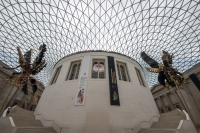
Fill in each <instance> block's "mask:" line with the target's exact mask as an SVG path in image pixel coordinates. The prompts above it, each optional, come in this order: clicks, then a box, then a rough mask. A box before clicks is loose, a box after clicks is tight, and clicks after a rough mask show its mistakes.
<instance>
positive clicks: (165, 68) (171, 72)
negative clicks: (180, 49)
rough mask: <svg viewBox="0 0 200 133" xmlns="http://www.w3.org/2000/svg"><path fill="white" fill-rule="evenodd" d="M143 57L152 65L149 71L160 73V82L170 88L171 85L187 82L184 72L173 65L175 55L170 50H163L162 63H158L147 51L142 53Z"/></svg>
mask: <svg viewBox="0 0 200 133" xmlns="http://www.w3.org/2000/svg"><path fill="white" fill-rule="evenodd" d="M141 57H142V59H143V60H144V61H145V62H146V63H147V64H148V65H149V66H151V68H146V69H147V71H149V72H153V73H158V82H159V83H160V84H161V85H163V86H165V87H167V88H168V89H169V86H171V87H175V86H179V85H181V84H182V83H184V82H185V80H184V77H183V74H182V73H180V72H178V70H177V69H176V68H173V67H172V58H173V55H170V54H169V53H168V52H166V51H164V50H163V51H162V63H158V62H157V61H155V60H154V59H152V58H151V57H150V56H149V55H147V54H146V53H145V52H142V53H141Z"/></svg>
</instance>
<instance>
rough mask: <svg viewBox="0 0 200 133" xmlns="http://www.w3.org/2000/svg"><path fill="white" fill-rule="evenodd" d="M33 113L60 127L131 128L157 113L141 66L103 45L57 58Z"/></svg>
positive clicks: (77, 130)
mask: <svg viewBox="0 0 200 133" xmlns="http://www.w3.org/2000/svg"><path fill="white" fill-rule="evenodd" d="M34 114H35V117H36V119H38V120H41V122H42V124H43V125H45V126H53V127H54V129H56V130H57V131H59V132H62V133H97V132H98V133H128V132H132V131H133V130H134V131H135V132H136V131H139V130H140V128H141V126H142V125H144V124H146V127H148V126H149V127H150V126H151V124H152V123H153V122H155V121H158V118H159V112H158V109H157V107H156V104H155V102H154V99H153V96H152V94H151V92H150V89H149V88H148V86H147V82H146V80H145V76H144V73H143V70H142V67H141V66H140V65H139V64H138V63H137V62H136V61H135V60H133V59H132V58H130V57H127V56H125V55H121V54H119V53H114V52H105V51H85V52H78V53H75V54H72V55H69V56H66V57H64V58H62V59H61V60H60V61H58V62H57V64H56V65H55V66H54V69H53V72H52V75H51V78H50V80H49V83H48V85H47V86H46V89H45V90H44V92H43V94H42V96H41V99H40V102H39V103H38V106H37V108H36V111H35V113H34Z"/></svg>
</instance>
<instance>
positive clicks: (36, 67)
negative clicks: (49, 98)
mask: <svg viewBox="0 0 200 133" xmlns="http://www.w3.org/2000/svg"><path fill="white" fill-rule="evenodd" d="M39 50H40V52H39V53H38V55H37V57H36V58H35V60H34V61H33V63H31V56H32V53H33V52H34V50H33V49H30V50H29V51H27V52H26V53H25V54H24V55H23V54H22V52H21V49H20V48H19V47H17V51H18V56H19V59H18V63H19V66H17V67H15V68H5V67H4V68H5V69H16V68H18V67H20V68H21V71H20V72H16V71H14V72H13V74H12V76H11V77H10V80H11V81H12V82H15V83H16V84H17V85H20V86H23V87H22V91H23V92H24V94H26V95H28V88H27V83H28V82H30V83H31V86H32V90H33V95H34V93H35V92H36V91H37V85H36V79H35V78H34V75H36V74H38V73H39V72H40V71H41V70H42V69H43V68H44V67H46V61H45V59H43V58H44V54H45V52H46V45H45V44H43V45H41V46H40V47H39Z"/></svg>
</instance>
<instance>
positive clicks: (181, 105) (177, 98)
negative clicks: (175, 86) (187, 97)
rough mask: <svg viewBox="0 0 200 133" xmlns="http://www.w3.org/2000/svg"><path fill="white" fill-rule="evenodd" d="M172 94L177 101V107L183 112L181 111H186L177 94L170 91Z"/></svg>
mask: <svg viewBox="0 0 200 133" xmlns="http://www.w3.org/2000/svg"><path fill="white" fill-rule="evenodd" d="M172 94H173V95H174V96H175V97H176V100H177V101H178V104H179V106H180V107H181V109H182V110H183V109H184V110H186V109H185V106H184V105H183V103H182V101H181V99H180V97H179V96H178V94H177V92H176V91H175V90H174V91H172Z"/></svg>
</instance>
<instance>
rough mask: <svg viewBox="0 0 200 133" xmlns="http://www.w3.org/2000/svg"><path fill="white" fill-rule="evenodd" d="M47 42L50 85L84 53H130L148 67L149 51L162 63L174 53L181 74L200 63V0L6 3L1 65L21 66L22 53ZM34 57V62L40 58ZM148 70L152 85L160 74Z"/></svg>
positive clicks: (0, 7)
mask: <svg viewBox="0 0 200 133" xmlns="http://www.w3.org/2000/svg"><path fill="white" fill-rule="evenodd" d="M42 43H45V44H46V45H47V52H46V57H45V59H46V61H47V63H48V65H47V67H46V68H45V69H44V70H42V72H41V73H40V74H39V75H38V77H39V79H40V80H41V81H42V82H43V83H44V84H46V83H47V81H48V79H49V77H50V75H51V73H52V69H53V66H54V65H55V63H56V62H57V61H58V60H59V59H61V58H62V57H64V56H66V55H68V54H71V53H74V52H78V51H84V50H107V51H115V52H118V53H122V54H125V55H127V56H130V57H132V58H134V59H135V60H137V61H138V62H139V63H140V64H141V65H142V66H143V67H146V66H148V65H147V64H146V63H145V62H144V61H143V60H142V59H141V57H140V53H141V52H142V51H145V52H146V53H148V54H149V55H150V56H151V57H152V58H154V59H155V60H157V61H159V62H161V59H160V55H159V51H161V50H166V51H168V52H169V53H173V54H174V56H175V58H174V60H173V66H174V67H176V68H178V70H179V71H180V72H183V71H185V70H187V69H188V68H190V67H192V66H193V65H195V64H197V63H199V62H200V1H199V0H32V1H31V0H28V1H25V0H23V1H22V0H19V1H16V0H1V1H0V60H1V61H3V62H4V63H6V64H7V65H9V66H11V67H15V66H16V65H17V58H18V56H17V50H16V47H17V46H20V47H21V49H22V50H23V51H22V52H26V50H29V49H31V48H33V49H38V47H39V46H40V45H41V44H42ZM37 52H38V50H36V52H35V54H34V55H33V58H34V57H35V56H36V53H37ZM144 71H145V74H146V79H147V81H148V84H149V86H152V85H153V84H155V83H157V75H156V74H152V73H148V72H146V70H144Z"/></svg>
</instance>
